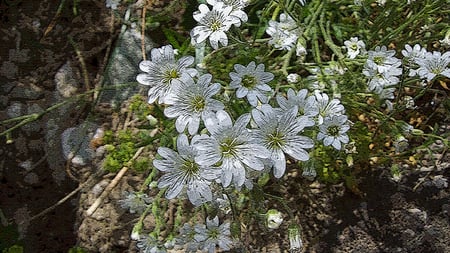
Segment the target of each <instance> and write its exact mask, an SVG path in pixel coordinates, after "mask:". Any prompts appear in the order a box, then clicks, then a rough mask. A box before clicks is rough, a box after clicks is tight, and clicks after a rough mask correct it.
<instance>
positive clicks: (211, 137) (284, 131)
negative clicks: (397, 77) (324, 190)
mask: <svg viewBox="0 0 450 253" xmlns="http://www.w3.org/2000/svg"><path fill="white" fill-rule="evenodd" d="M162 59H170V60H162ZM154 61H156V62H157V63H158V65H156V64H155V63H154ZM188 63H192V59H191V57H189V56H187V57H182V58H181V59H180V60H178V61H176V60H175V59H174V57H173V50H172V47H171V46H163V47H162V48H157V49H153V50H152V60H151V61H144V62H143V63H141V64H140V66H152V67H153V68H155V69H156V70H153V69H151V68H150V67H149V68H145V67H144V68H141V69H142V70H144V71H146V72H147V73H144V74H139V75H138V77H137V80H138V81H139V82H141V83H143V84H149V83H152V82H150V80H153V82H157V84H163V83H165V84H166V85H159V86H158V85H155V86H154V87H152V88H151V89H150V91H149V97H151V98H155V97H158V98H159V102H160V103H163V104H164V105H165V106H166V107H165V109H164V114H165V115H166V116H167V117H168V118H174V119H176V120H175V127H176V130H177V131H178V133H179V136H178V137H177V141H176V149H170V148H166V147H160V148H159V149H158V154H159V156H160V158H158V159H155V160H154V161H153V165H154V166H155V167H156V168H157V169H158V170H159V171H162V172H164V175H163V176H161V177H160V179H159V181H158V187H159V188H167V190H166V197H167V198H168V199H172V198H175V197H177V196H179V195H184V194H186V195H187V197H188V199H189V200H190V201H191V203H193V204H194V205H201V204H203V203H205V202H209V201H211V200H212V195H213V192H212V190H211V185H212V184H221V185H222V186H223V187H228V186H230V185H231V184H232V185H233V186H234V187H235V188H236V189H240V188H241V187H242V186H244V185H245V186H246V187H248V188H251V187H252V181H253V180H254V179H256V178H257V177H258V176H259V175H260V174H261V173H263V172H268V171H270V170H272V171H273V174H274V176H275V177H276V178H280V177H282V176H283V175H284V173H285V170H286V155H287V156H289V157H292V158H294V159H295V160H298V161H307V160H309V158H310V157H309V153H308V150H309V149H311V148H313V146H314V140H313V139H317V140H319V141H323V144H324V145H325V146H333V147H334V148H335V149H338V150H340V149H341V147H342V144H345V143H347V142H348V141H349V138H348V136H347V134H346V132H347V131H348V129H349V125H348V120H347V116H345V115H344V113H345V110H344V107H343V106H342V104H341V103H340V101H339V100H338V99H336V98H333V99H330V98H329V97H328V95H327V94H326V93H324V92H321V91H319V90H316V91H314V92H312V93H310V92H309V91H308V90H306V89H303V90H300V91H298V92H295V91H294V90H293V89H289V90H288V91H287V97H284V96H283V95H281V94H278V95H277V96H276V102H277V103H278V106H274V105H270V104H269V101H270V98H271V96H272V95H273V93H274V91H273V90H272V88H271V86H270V85H269V83H270V81H271V80H273V78H274V75H273V74H272V73H270V72H265V71H264V65H263V64H259V65H256V63H255V62H253V61H252V62H250V63H249V64H248V65H247V66H243V65H240V64H235V66H234V69H235V72H231V73H230V74H229V76H230V78H231V82H230V84H229V87H230V88H232V89H236V98H237V99H241V98H243V97H246V98H247V101H248V102H249V104H250V105H251V106H252V107H251V108H252V109H251V111H250V112H248V113H241V115H238V116H239V117H238V118H237V119H235V120H234V119H233V117H232V116H231V115H230V113H229V112H227V111H226V110H224V109H225V105H224V104H223V103H222V102H221V101H220V100H218V99H216V98H215V97H217V96H218V94H219V92H220V90H221V88H222V87H221V85H220V84H218V83H211V81H212V76H211V75H210V74H203V75H200V76H199V75H196V74H197V73H196V72H195V71H192V70H191V69H189V68H188V67H189V65H188ZM161 69H163V70H166V69H172V70H174V71H176V73H179V74H177V75H174V76H173V78H172V79H170V80H166V79H164V80H161V79H160V78H159V76H160V73H161V71H160V70H161ZM155 94H157V95H155ZM149 101H154V99H149ZM313 126H316V127H317V129H318V131H316V132H317V136H315V137H314V136H313V139H312V138H311V137H309V136H305V135H304V133H303V132H304V130H305V129H306V128H309V127H313ZM202 127H204V128H202ZM201 129H202V130H201ZM186 130H187V133H188V135H186V133H185V132H186ZM199 130H201V131H200V132H199Z"/></svg>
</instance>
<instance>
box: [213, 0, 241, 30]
mask: <svg viewBox="0 0 450 253" xmlns="http://www.w3.org/2000/svg"><path fill="white" fill-rule="evenodd" d="M206 2H208V4H210V5H211V6H215V5H216V4H218V3H223V4H224V6H231V8H232V9H231V13H230V15H231V16H235V17H237V19H233V21H234V23H233V25H235V26H240V25H241V22H247V20H248V16H247V13H245V11H244V7H245V6H247V2H246V1H245V0H206Z"/></svg>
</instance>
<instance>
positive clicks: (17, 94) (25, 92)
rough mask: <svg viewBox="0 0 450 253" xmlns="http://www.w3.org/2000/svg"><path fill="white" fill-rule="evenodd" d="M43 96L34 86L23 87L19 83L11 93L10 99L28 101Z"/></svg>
mask: <svg viewBox="0 0 450 253" xmlns="http://www.w3.org/2000/svg"><path fill="white" fill-rule="evenodd" d="M43 95H44V91H43V90H42V89H40V88H38V87H36V86H34V85H30V86H27V85H24V84H21V83H18V84H17V85H16V87H14V89H13V90H12V91H11V94H10V97H11V98H18V99H28V100H35V99H38V98H40V97H42V96H43Z"/></svg>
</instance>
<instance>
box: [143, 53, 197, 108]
mask: <svg viewBox="0 0 450 253" xmlns="http://www.w3.org/2000/svg"><path fill="white" fill-rule="evenodd" d="M193 63H194V57H192V56H185V57H181V58H180V59H179V60H178V61H176V60H175V55H174V50H173V48H172V46H171V45H168V46H163V47H161V48H154V49H152V51H151V60H150V61H148V60H147V61H142V62H140V63H139V68H140V69H141V70H142V71H144V72H146V73H141V74H139V75H137V77H136V79H137V81H138V82H139V83H141V84H144V85H149V86H150V87H151V88H150V90H149V91H148V96H149V98H148V102H149V103H153V102H154V101H155V100H156V99H158V98H159V99H158V103H160V104H162V103H164V99H165V97H166V96H167V95H168V94H170V93H171V92H172V82H173V81H174V80H180V79H182V76H183V75H182V74H183V73H184V74H187V75H189V76H195V75H197V70H195V69H193V68H188V67H189V66H190V65H192V64H193Z"/></svg>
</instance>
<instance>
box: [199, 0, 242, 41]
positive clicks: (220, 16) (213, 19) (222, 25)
mask: <svg viewBox="0 0 450 253" xmlns="http://www.w3.org/2000/svg"><path fill="white" fill-rule="evenodd" d="M232 11H233V7H231V6H225V5H224V3H223V2H218V3H217V4H215V5H214V7H213V9H212V10H210V9H209V7H208V6H207V5H206V4H200V5H199V7H198V11H196V12H194V15H193V16H194V19H195V20H196V21H197V22H198V23H199V25H198V26H196V27H194V28H193V29H192V31H191V37H192V39H193V40H194V42H195V43H196V44H200V43H202V42H203V41H205V40H206V39H207V38H208V37H209V43H210V44H211V47H213V48H214V49H217V48H219V43H220V44H222V45H223V46H226V45H228V37H227V35H226V34H225V32H227V31H228V30H229V29H230V27H231V25H233V24H237V23H240V20H239V18H237V17H236V16H233V15H231V12H232Z"/></svg>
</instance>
